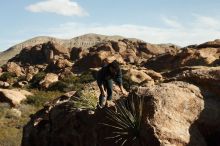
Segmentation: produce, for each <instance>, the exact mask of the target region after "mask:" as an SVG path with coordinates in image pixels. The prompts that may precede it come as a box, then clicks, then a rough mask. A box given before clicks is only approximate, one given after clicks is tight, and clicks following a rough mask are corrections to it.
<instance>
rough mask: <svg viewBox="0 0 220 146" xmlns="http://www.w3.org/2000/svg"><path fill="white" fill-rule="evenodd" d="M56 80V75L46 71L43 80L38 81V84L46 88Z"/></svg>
mask: <svg viewBox="0 0 220 146" xmlns="http://www.w3.org/2000/svg"><path fill="white" fill-rule="evenodd" d="M57 81H58V75H57V74H54V73H48V74H46V76H45V77H44V79H43V80H41V81H40V83H39V84H40V86H41V87H43V88H48V87H49V86H50V85H51V84H52V83H54V82H57Z"/></svg>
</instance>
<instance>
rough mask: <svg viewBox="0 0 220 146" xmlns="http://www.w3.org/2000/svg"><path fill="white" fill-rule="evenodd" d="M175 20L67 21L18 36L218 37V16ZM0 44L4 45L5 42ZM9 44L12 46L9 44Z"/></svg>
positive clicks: (190, 40) (185, 40)
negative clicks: (158, 22) (148, 23)
mask: <svg viewBox="0 0 220 146" xmlns="http://www.w3.org/2000/svg"><path fill="white" fill-rule="evenodd" d="M161 20H162V21H163V22H164V19H163V18H161ZM169 20H170V21H171V22H172V19H170V18H169ZM175 21H176V19H175ZM176 22H177V24H180V26H181V27H176V26H175V25H173V26H172V25H169V27H167V23H166V22H164V27H163V25H162V24H161V25H162V26H161V27H152V26H143V25H133V24H122V25H103V24H97V23H96V24H85V23H75V22H69V23H65V24H61V25H59V26H57V27H51V28H49V29H47V30H43V29H33V31H29V30H28V31H25V32H23V33H24V34H21V36H25V38H22V40H23V41H24V40H26V39H29V38H32V37H35V36H42V35H45V36H52V37H58V38H64V39H70V38H73V37H76V36H79V35H83V34H86V33H97V34H103V35H121V36H124V37H128V38H138V39H141V40H144V41H146V42H149V43H173V44H177V45H180V46H187V45H191V44H201V43H204V42H207V41H210V40H215V39H218V38H220V29H219V27H217V25H218V26H220V19H217V18H214V17H207V16H200V15H193V19H192V21H188V22H184V24H183V23H180V22H178V21H176ZM27 34H28V35H27ZM19 39H21V38H19ZM0 42H1V43H3V42H5V41H1V40H0ZM16 42H17V41H16ZM20 42H21V41H20ZM7 44H9V42H8V43H7ZM10 44H11V43H10ZM2 45H3V46H6V44H2ZM13 45H14V44H13ZM7 46H9V45H7ZM10 46H12V44H11V45H10Z"/></svg>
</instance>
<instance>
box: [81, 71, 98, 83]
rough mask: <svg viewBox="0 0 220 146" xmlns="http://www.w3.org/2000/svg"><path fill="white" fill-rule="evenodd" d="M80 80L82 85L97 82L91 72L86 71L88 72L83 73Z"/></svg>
mask: <svg viewBox="0 0 220 146" xmlns="http://www.w3.org/2000/svg"><path fill="white" fill-rule="evenodd" d="M79 80H80V82H81V83H90V82H93V81H95V79H94V77H93V75H92V72H91V71H86V72H84V73H82V74H81V75H80V76H79Z"/></svg>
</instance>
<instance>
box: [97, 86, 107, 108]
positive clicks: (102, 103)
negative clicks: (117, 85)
mask: <svg viewBox="0 0 220 146" xmlns="http://www.w3.org/2000/svg"><path fill="white" fill-rule="evenodd" d="M103 86H104V90H105V91H106V88H107V82H104V84H103ZM105 96H107V95H105ZM105 96H102V94H100V95H99V105H100V106H101V107H103V106H104V105H105Z"/></svg>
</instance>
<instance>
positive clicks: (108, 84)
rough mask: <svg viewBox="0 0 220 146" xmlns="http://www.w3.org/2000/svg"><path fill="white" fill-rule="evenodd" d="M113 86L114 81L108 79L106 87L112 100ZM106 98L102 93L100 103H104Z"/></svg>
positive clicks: (108, 98)
mask: <svg viewBox="0 0 220 146" xmlns="http://www.w3.org/2000/svg"><path fill="white" fill-rule="evenodd" d="M112 88H113V83H112V80H111V79H110V80H106V81H105V82H104V89H105V90H106V91H107V100H112ZM104 100H105V97H102V96H101V95H100V96H99V103H100V104H102V103H103V102H104Z"/></svg>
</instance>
